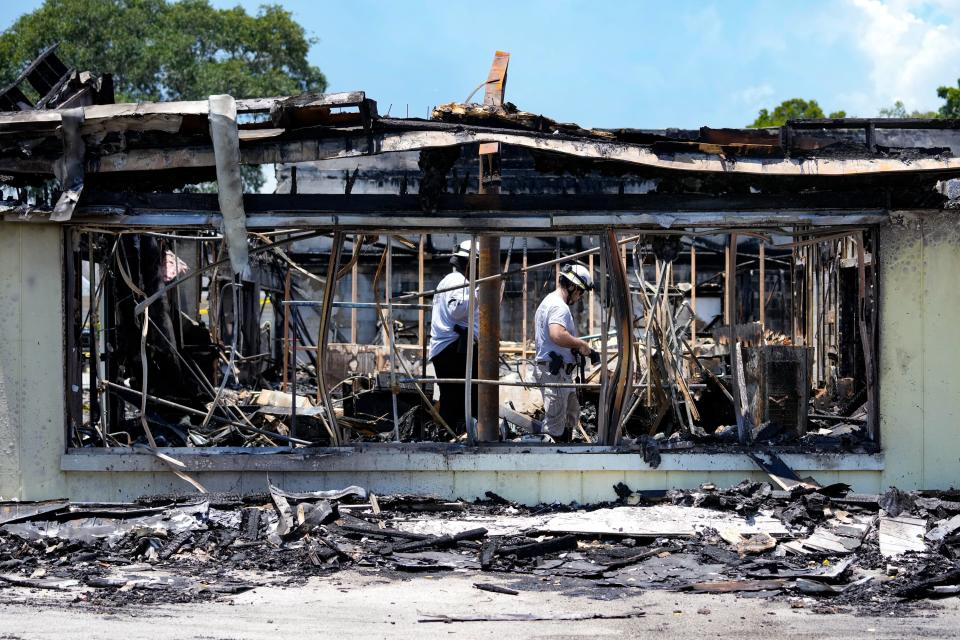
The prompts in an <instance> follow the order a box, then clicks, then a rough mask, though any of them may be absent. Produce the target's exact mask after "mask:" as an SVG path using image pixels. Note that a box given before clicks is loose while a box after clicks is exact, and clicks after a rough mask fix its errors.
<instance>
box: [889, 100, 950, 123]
mask: <svg viewBox="0 0 960 640" xmlns="http://www.w3.org/2000/svg"><path fill="white" fill-rule="evenodd" d="M880 117H881V118H923V119H931V118H936V117H938V115H937V112H936V111H917V110H916V109H914V110H913V111H907V108H906V107H905V106H904V104H903V101H902V100H897V101H896V102H894V103H893V106H892V107H884V108H883V109H880Z"/></svg>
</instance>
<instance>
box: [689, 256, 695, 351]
mask: <svg viewBox="0 0 960 640" xmlns="http://www.w3.org/2000/svg"><path fill="white" fill-rule="evenodd" d="M690 310H691V311H692V312H693V318H692V319H691V322H690V346H691V347H692V348H693V349H696V348H697V248H696V247H695V246H693V244H692V243H691V244H690ZM694 357H696V352H694Z"/></svg>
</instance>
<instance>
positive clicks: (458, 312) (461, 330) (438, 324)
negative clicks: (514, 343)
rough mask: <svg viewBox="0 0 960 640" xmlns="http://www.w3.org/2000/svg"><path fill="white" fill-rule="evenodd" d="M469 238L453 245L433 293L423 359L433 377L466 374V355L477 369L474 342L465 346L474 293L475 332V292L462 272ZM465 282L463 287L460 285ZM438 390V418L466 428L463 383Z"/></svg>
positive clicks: (475, 321)
mask: <svg viewBox="0 0 960 640" xmlns="http://www.w3.org/2000/svg"><path fill="white" fill-rule="evenodd" d="M470 248H471V241H470V240H464V241H463V242H461V243H460V245H459V246H458V247H457V250H456V252H455V253H454V254H453V257H452V258H450V263H451V264H452V265H453V270H452V271H451V272H450V273H448V274H447V275H446V276H445V277H444V278H443V280H441V281H440V284H439V285H437V289H439V290H441V291H440V293H437V294H436V295H434V296H433V314H432V315H431V318H430V344H429V346H428V348H427V358H428V359H429V360H430V362H432V363H433V369H434V371H435V372H436V374H437V378H464V377H466V374H467V356H468V354H472V358H473V370H474V372H476V370H477V343H476V340H474V343H473V344H472V345H467V316H468V314H469V309H470V296H471V295H472V296H474V316H473V329H474V330H473V335H474V337H475V338H476V336H477V334H478V332H479V318H480V310H479V308H478V307H479V305H478V304H477V303H476V291H470V287H469V280H468V279H467V277H466V275H464V274H465V273H466V271H467V269H468V268H469V261H470ZM463 285H467V286H463ZM452 287H459V288H455V289H452V290H451V291H443V289H451V288H452ZM471 386H472V389H471V390H470V393H471V397H472V400H471V405H470V406H471V412H470V414H471V415H472V416H473V417H474V418H476V417H477V404H478V402H477V385H475V384H474V385H471ZM437 387H438V388H439V390H440V417H442V418H443V420H444V421H445V422H446V423H447V424H448V425H449V426H450V427H451V428H452V429H454V430H455V431H456V432H457V433H463V432H464V431H465V430H466V408H465V407H464V393H463V391H464V389H463V383H460V382H455V383H443V382H441V383H438V384H437Z"/></svg>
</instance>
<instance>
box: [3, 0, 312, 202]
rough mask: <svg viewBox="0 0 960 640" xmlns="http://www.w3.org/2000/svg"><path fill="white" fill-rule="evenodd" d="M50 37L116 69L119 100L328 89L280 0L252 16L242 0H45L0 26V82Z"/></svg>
mask: <svg viewBox="0 0 960 640" xmlns="http://www.w3.org/2000/svg"><path fill="white" fill-rule="evenodd" d="M55 42H59V43H60V48H59V49H58V55H59V56H60V58H61V59H62V60H63V61H64V62H65V63H67V64H68V65H71V66H73V67H74V68H76V69H79V70H82V71H92V72H94V73H112V74H113V82H114V89H115V93H116V100H117V102H157V101H162V100H202V99H205V98H206V97H207V96H210V95H214V94H222V93H227V94H230V95H232V96H234V97H235V98H251V97H258V96H282V95H295V94H298V93H303V92H304V91H323V90H325V89H326V88H327V80H326V78H325V77H324V75H323V73H321V71H320V69H318V68H317V67H314V66H312V65H310V63H309V62H307V53H308V51H309V50H310V45H311V44H312V43H313V40H312V39H311V38H308V37H307V36H306V34H305V32H304V30H303V27H301V26H300V25H299V24H297V23H296V22H295V21H294V20H293V17H292V15H291V14H290V12H289V11H286V10H284V9H283V7H281V6H279V5H267V6H262V7H260V10H259V12H258V13H257V14H256V15H253V16H252V15H250V14H248V13H247V12H246V11H245V10H244V9H243V8H241V7H235V8H233V9H215V8H213V7H211V6H210V4H209V2H208V1H207V0H181V1H180V2H168V1H167V0H46V2H44V3H43V5H42V6H41V7H40V8H39V9H37V10H36V11H33V12H32V13H28V14H25V15H23V16H21V17H20V18H19V19H17V21H16V22H15V23H14V24H13V26H11V27H10V28H9V29H8V30H7V31H5V32H4V33H3V34H2V35H0V86H2V85H5V84H8V83H9V82H12V81H13V80H14V79H15V78H16V77H17V75H18V74H19V73H20V71H21V70H22V69H23V68H24V67H26V65H27V64H28V63H29V62H30V61H31V60H33V59H34V58H35V57H36V56H37V54H39V53H40V52H41V51H42V50H43V49H45V48H46V47H48V46H49V45H51V44H53V43H55ZM243 177H244V185H245V188H246V189H248V190H250V191H258V190H259V189H260V187H261V186H262V185H263V182H264V179H263V175H262V172H261V171H260V168H259V167H249V166H245V167H243ZM213 188H215V186H214V185H207V186H201V187H200V189H202V190H211V189H213Z"/></svg>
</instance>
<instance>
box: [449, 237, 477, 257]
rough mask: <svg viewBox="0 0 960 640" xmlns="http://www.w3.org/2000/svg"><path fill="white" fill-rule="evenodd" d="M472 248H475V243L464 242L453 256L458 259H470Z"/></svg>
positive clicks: (470, 241)
mask: <svg viewBox="0 0 960 640" xmlns="http://www.w3.org/2000/svg"><path fill="white" fill-rule="evenodd" d="M471 247H473V241H472V240H464V241H463V242H461V243H460V246H458V247H457V250H456V251H455V252H454V253H453V255H455V256H456V257H458V258H469V257H470V249H471Z"/></svg>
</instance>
